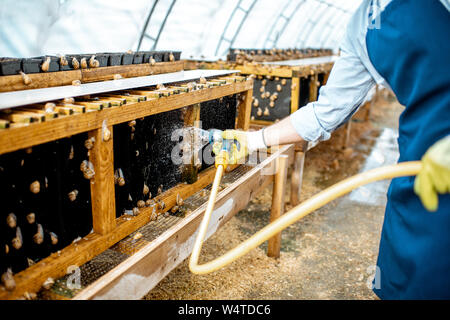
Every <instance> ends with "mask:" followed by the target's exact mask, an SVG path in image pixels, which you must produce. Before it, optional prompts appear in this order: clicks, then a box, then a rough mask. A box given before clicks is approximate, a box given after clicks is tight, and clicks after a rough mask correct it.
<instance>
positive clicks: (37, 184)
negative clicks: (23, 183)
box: [30, 180, 41, 194]
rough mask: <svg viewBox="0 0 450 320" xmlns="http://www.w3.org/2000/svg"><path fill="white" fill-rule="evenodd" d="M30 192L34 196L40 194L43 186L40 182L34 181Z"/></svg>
mask: <svg viewBox="0 0 450 320" xmlns="http://www.w3.org/2000/svg"><path fill="white" fill-rule="evenodd" d="M30 191H31V192H32V193H34V194H38V193H39V192H40V191H41V184H40V182H39V181H37V180H36V181H34V182H32V183H31V184H30Z"/></svg>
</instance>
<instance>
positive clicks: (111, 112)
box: [0, 80, 253, 299]
mask: <svg viewBox="0 0 450 320" xmlns="http://www.w3.org/2000/svg"><path fill="white" fill-rule="evenodd" d="M252 92H253V81H252V80H245V81H243V82H233V83H227V84H224V85H221V86H217V87H212V88H207V89H200V90H196V91H191V92H186V93H180V94H176V95H171V96H168V97H162V98H159V99H154V100H150V101H145V102H140V103H134V104H126V105H123V106H121V107H113V108H108V109H103V110H101V111H94V112H88V113H84V114H76V115H71V116H66V117H62V118H57V119H54V120H52V121H48V122H42V123H36V124H34V123H33V124H30V125H29V126H26V127H20V128H10V129H4V130H0V154H4V153H7V152H12V151H16V150H20V149H23V148H27V147H32V146H35V145H39V144H42V143H46V142H49V141H54V140H58V139H61V138H65V137H69V136H72V135H75V134H78V133H82V132H88V134H89V136H92V137H97V138H96V141H98V142H96V143H95V148H94V149H93V150H91V154H90V161H91V162H92V163H93V166H94V168H95V172H96V173H95V176H94V178H93V180H92V181H91V198H92V199H96V200H95V201H92V217H93V227H94V232H92V233H90V234H89V235H87V236H86V237H84V238H83V239H81V240H80V241H77V242H76V243H73V244H71V245H69V246H67V247H65V248H64V249H62V250H61V251H60V252H58V253H53V254H52V255H50V256H49V257H47V258H45V259H43V260H41V261H39V262H38V263H36V264H34V265H32V266H31V267H29V268H27V269H25V270H24V271H22V272H19V273H17V274H15V275H14V279H15V282H16V288H15V290H13V291H11V292H9V291H7V290H6V289H5V288H4V287H3V286H0V299H18V298H21V297H23V295H24V294H25V293H26V292H36V291H38V290H39V289H40V288H41V286H42V284H43V283H44V282H45V281H46V280H47V279H48V278H49V277H52V278H54V279H56V278H59V277H62V276H64V275H65V274H66V272H67V268H68V267H70V266H73V265H75V266H80V265H82V264H84V263H86V262H87V261H89V260H91V259H92V258H94V257H95V256H96V255H98V254H100V253H101V252H103V251H105V250H106V249H108V248H109V247H111V246H112V245H113V244H115V243H116V242H118V241H120V240H121V239H123V238H124V237H126V236H127V235H129V234H130V233H132V232H134V231H136V230H137V229H139V228H140V227H142V226H143V225H145V224H147V223H148V222H149V221H150V217H151V215H152V213H153V207H146V208H142V209H141V210H140V212H139V214H138V215H137V216H133V217H130V216H122V217H119V218H117V219H116V211H115V192H114V172H113V168H114V164H113V145H114V144H113V136H112V132H113V130H112V129H113V127H112V126H114V125H117V124H120V123H124V122H128V121H131V120H135V119H140V118H143V117H147V116H150V115H154V114H159V113H162V112H166V111H171V110H175V109H181V108H185V107H188V108H192V107H193V106H195V105H196V104H199V103H201V102H205V101H211V100H216V99H219V98H222V97H225V96H230V95H234V94H241V98H240V99H239V100H238V105H237V112H238V117H237V119H236V126H235V128H239V129H243V130H248V128H249V126H250V109H251V97H252ZM104 126H106V127H107V128H108V129H109V130H110V132H111V137H110V139H109V140H106V141H105V140H104V139H103V131H102V128H103V127H104ZM213 178H214V168H210V169H207V170H205V171H203V172H202V173H200V174H199V177H198V180H197V181H195V182H194V183H193V184H185V183H180V184H179V185H177V186H175V187H173V188H171V189H169V190H167V191H166V192H164V193H163V194H161V195H159V196H157V197H155V198H153V200H154V201H155V202H158V201H163V202H164V203H165V206H164V208H163V209H161V208H160V207H158V208H157V212H156V213H157V214H158V215H160V214H162V213H164V212H166V211H168V210H170V209H171V208H172V207H173V206H175V205H176V201H177V195H179V196H181V197H182V198H183V199H186V198H188V197H189V196H191V195H192V194H194V193H195V192H197V191H198V190H201V189H203V188H204V187H206V186H207V185H209V184H210V183H211V182H212V181H213Z"/></svg>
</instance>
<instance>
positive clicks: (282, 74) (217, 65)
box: [184, 57, 334, 125]
mask: <svg viewBox="0 0 450 320" xmlns="http://www.w3.org/2000/svg"><path fill="white" fill-rule="evenodd" d="M320 59H323V57H320ZM304 60H305V62H308V61H310V62H311V63H310V64H308V63H305V64H302V65H292V66H291V65H277V63H278V62H273V63H274V64H271V63H270V62H267V63H266V64H263V63H246V64H243V65H239V64H235V63H230V62H223V61H220V62H206V61H193V60H185V61H184V68H185V69H186V70H191V69H197V68H200V69H234V70H239V71H240V72H241V74H243V75H255V76H271V77H279V78H290V79H291V80H292V87H291V112H290V113H294V112H295V111H297V110H298V108H299V96H300V79H301V78H307V77H310V78H311V83H310V88H309V97H310V99H309V101H316V97H317V94H318V89H319V86H320V83H319V78H318V77H319V74H321V73H323V74H325V77H324V80H323V82H324V84H325V83H326V82H327V80H328V77H329V75H330V72H331V69H332V68H333V65H334V62H332V61H329V62H321V63H317V62H314V61H315V60H314V58H306V59H304ZM251 123H252V124H259V125H270V124H273V122H272V121H265V120H251Z"/></svg>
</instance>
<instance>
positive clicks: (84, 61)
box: [80, 58, 88, 69]
mask: <svg viewBox="0 0 450 320" xmlns="http://www.w3.org/2000/svg"><path fill="white" fill-rule="evenodd" d="M80 66H81V69H86V68H87V67H88V63H87V61H86V58H81V60H80Z"/></svg>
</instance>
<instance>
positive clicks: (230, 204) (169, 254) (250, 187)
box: [74, 145, 295, 300]
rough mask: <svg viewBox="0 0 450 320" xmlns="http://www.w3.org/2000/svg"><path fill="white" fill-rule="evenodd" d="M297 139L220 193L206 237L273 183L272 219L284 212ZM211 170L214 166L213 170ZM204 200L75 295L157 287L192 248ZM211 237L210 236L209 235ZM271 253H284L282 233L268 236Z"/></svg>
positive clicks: (130, 293) (118, 295)
mask: <svg viewBox="0 0 450 320" xmlns="http://www.w3.org/2000/svg"><path fill="white" fill-rule="evenodd" d="M294 149H295V148H294V145H286V146H282V147H280V148H279V149H277V150H271V151H270V152H271V154H269V156H268V157H267V159H265V160H264V161H263V162H261V163H260V164H259V165H257V166H255V167H254V168H252V169H251V170H250V171H248V172H247V173H246V174H244V175H243V176H242V177H240V178H239V179H238V180H236V181H234V182H233V183H232V184H231V185H229V186H227V187H226V188H225V189H223V190H222V191H221V192H219V194H218V196H217V201H216V206H215V210H214V212H213V214H212V217H211V221H210V224H209V226H208V231H207V235H206V238H209V237H210V236H211V235H213V234H214V233H215V232H216V231H217V230H218V229H219V228H220V227H222V226H223V225H224V224H225V223H226V222H227V221H229V220H230V219H231V218H232V217H233V216H234V215H235V214H236V213H238V212H239V211H240V210H242V209H244V208H245V207H246V206H247V204H248V202H249V201H250V200H251V199H252V197H254V196H255V195H257V194H258V193H259V192H260V191H261V190H263V189H264V188H265V187H267V186H268V185H269V184H270V183H273V184H274V192H273V197H272V210H271V221H274V220H275V219H277V218H278V217H280V216H281V215H282V213H283V208H284V203H285V202H284V186H285V185H286V171H287V167H288V165H290V163H289V161H292V160H293V153H294ZM211 172H212V173H214V172H215V170H212V171H211ZM206 205H207V203H205V204H204V205H202V206H201V207H199V208H198V209H197V210H195V211H194V212H192V213H191V214H190V215H189V216H187V217H186V218H184V219H183V220H182V221H180V222H179V223H178V224H176V225H174V226H173V227H172V228H170V229H169V230H167V231H166V232H164V233H163V234H162V235H161V236H159V237H158V238H157V239H156V240H154V241H152V242H150V243H148V244H146V245H144V246H143V247H142V248H140V250H139V251H137V252H135V253H134V254H133V255H131V256H130V257H129V258H127V259H126V260H125V261H123V262H122V263H121V264H119V265H118V266H117V267H115V268H114V269H112V270H111V271H109V272H108V273H106V274H105V275H104V276H102V277H100V278H99V279H98V280H97V281H95V282H94V283H92V284H91V285H89V286H88V287H86V288H84V289H83V290H82V291H80V292H79V293H78V294H77V295H76V296H75V297H74V299H75V300H89V299H140V298H142V296H144V295H145V294H146V293H147V292H148V291H149V290H151V289H153V288H154V287H155V286H156V285H157V284H158V283H159V282H160V281H161V280H162V279H163V278H164V277H165V276H166V275H167V274H168V273H169V272H170V271H172V270H173V269H175V268H176V267H177V266H178V265H179V264H180V263H181V262H183V260H184V259H186V258H187V257H188V256H189V255H190V254H191V252H192V248H193V246H194V241H195V237H196V235H197V229H198V227H199V225H200V222H201V221H202V218H203V215H204V213H205V210H206ZM205 240H206V239H205ZM268 255H269V256H271V257H279V255H280V235H277V236H274V237H273V238H271V239H269V249H268Z"/></svg>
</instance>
